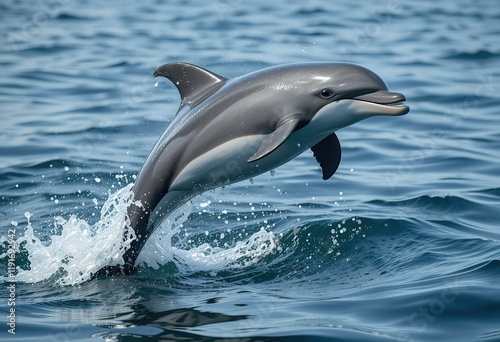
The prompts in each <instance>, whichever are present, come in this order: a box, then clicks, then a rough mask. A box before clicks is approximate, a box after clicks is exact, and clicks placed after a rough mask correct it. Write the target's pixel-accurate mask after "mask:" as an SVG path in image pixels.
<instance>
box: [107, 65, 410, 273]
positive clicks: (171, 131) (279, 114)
mask: <svg viewBox="0 0 500 342" xmlns="http://www.w3.org/2000/svg"><path fill="white" fill-rule="evenodd" d="M154 76H155V77H157V76H163V77H166V78H167V79H169V80H170V81H172V82H173V84H174V85H175V86H176V87H177V89H178V91H179V93H180V96H181V103H180V106H179V109H178V111H177V114H176V115H175V118H174V119H173V121H172V122H171V123H170V125H169V126H168V128H167V129H166V130H165V132H164V133H163V134H162V136H161V137H160V138H159V140H158V141H157V143H156V145H155V146H154V147H153V149H152V151H151V153H150V154H149V156H148V158H147V159H146V162H145V163H144V165H143V167H142V169H141V171H140V172H139V174H138V176H137V178H136V181H135V183H134V185H133V188H132V191H133V197H134V198H133V202H132V204H130V206H129V207H128V217H129V219H130V225H131V227H132V229H133V230H134V231H135V234H136V237H137V238H136V239H135V240H134V241H133V242H132V244H131V246H130V248H129V249H128V250H127V251H126V252H125V253H124V255H123V259H124V262H125V263H124V264H123V265H113V266H107V267H104V268H103V269H101V270H100V271H99V272H98V273H97V275H116V274H131V273H134V272H135V271H136V268H135V266H134V264H135V261H136V259H137V257H138V255H139V253H140V251H141V249H142V247H143V246H144V244H145V243H146V241H147V239H148V237H149V236H150V235H151V233H152V232H153V231H154V229H155V227H157V226H158V225H159V223H160V222H161V221H162V219H163V218H165V217H166V216H167V215H168V214H169V213H171V212H172V211H173V210H175V209H176V208H179V207H180V206H181V205H183V204H184V203H186V202H187V201H188V200H190V199H191V198H193V197H194V196H196V195H198V194H200V193H202V192H204V191H207V190H209V189H213V188H216V187H220V186H223V185H226V184H230V183H234V182H238V181H241V180H244V179H248V178H251V177H255V176H257V175H259V174H262V173H264V172H267V171H270V170H273V169H275V168H277V167H278V166H280V165H282V164H285V163H286V162H288V161H289V160H291V159H293V158H295V157H296V156H298V155H299V154H301V153H302V152H304V151H305V150H307V149H311V150H312V152H313V154H314V157H315V158H316V160H317V162H318V163H319V165H320V167H321V169H322V173H323V179H325V180H326V179H328V178H330V177H331V176H332V175H333V174H334V173H335V171H336V170H337V167H338V166H339V163H340V158H341V147H340V143H339V140H338V138H337V136H336V135H335V131H337V130H338V129H341V128H344V127H346V126H349V125H352V124H354V123H356V122H358V121H360V120H363V119H366V118H369V117H371V116H375V115H387V116H398V115H404V114H407V113H408V112H409V107H408V106H406V105H404V104H403V102H404V101H406V98H405V96H404V95H403V94H400V93H395V92H390V91H389V90H388V88H387V86H386V84H385V83H384V81H383V80H382V79H381V78H380V77H379V76H377V75H376V74H375V73H373V72H372V71H370V70H368V69H366V68H363V67H361V66H358V65H354V64H347V63H333V62H310V63H294V64H285V65H279V66H274V67H270V68H266V69H262V70H259V71H255V72H252V73H249V74H247V75H244V76H240V77H237V78H234V79H227V78H225V77H222V76H220V75H217V74H215V73H213V72H211V71H209V70H206V69H204V68H201V67H199V66H196V65H193V64H188V63H183V62H174V63H168V64H165V65H163V66H161V67H159V68H158V69H157V70H156V71H155V72H154Z"/></svg>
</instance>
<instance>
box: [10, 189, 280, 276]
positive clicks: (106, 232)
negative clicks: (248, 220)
mask: <svg viewBox="0 0 500 342" xmlns="http://www.w3.org/2000/svg"><path fill="white" fill-rule="evenodd" d="M132 185H133V184H128V185H127V186H125V187H123V188H122V189H120V190H118V191H117V192H115V193H112V194H111V193H110V195H109V198H108V200H107V201H106V202H105V203H104V205H103V207H102V209H101V217H100V219H99V221H98V222H97V223H95V224H89V223H88V222H87V221H86V220H84V219H80V218H78V217H76V216H75V215H71V216H70V217H69V219H64V218H62V217H56V218H55V222H54V225H55V228H56V229H55V231H57V232H60V233H59V234H55V235H52V236H51V239H50V240H51V241H50V243H49V244H47V242H44V241H42V240H41V239H40V238H39V237H37V236H36V235H35V229H34V228H33V226H32V224H31V222H30V214H29V213H26V214H25V216H26V218H27V219H28V224H27V226H26V231H25V233H24V236H22V237H20V238H18V239H17V240H16V249H17V250H16V252H17V253H27V255H28V260H29V264H30V266H29V267H26V268H22V267H19V266H18V267H17V274H16V277H15V281H19V282H25V283H37V282H43V281H51V282H54V283H55V284H56V285H78V284H81V283H83V282H86V281H88V280H90V279H91V278H92V276H93V274H95V273H96V272H97V271H98V270H99V269H101V268H102V267H104V266H107V265H116V264H123V262H124V261H123V254H124V252H125V251H126V250H127V249H128V248H129V247H130V244H131V242H132V241H133V240H134V239H135V238H136V236H135V233H134V231H133V230H132V229H131V228H130V221H129V219H128V217H127V207H128V205H129V204H130V203H131V202H132V200H133V193H132ZM191 206H192V205H191V204H190V203H188V204H186V205H184V206H182V207H181V208H179V209H178V210H176V211H175V212H174V213H172V215H170V216H169V217H168V218H167V219H165V220H164V221H163V222H162V223H161V224H160V226H159V227H158V228H157V229H156V231H155V232H154V233H153V234H152V236H151V237H150V238H149V240H148V242H147V243H146V245H145V247H144V249H143V251H142V252H141V254H140V256H139V258H138V260H137V264H138V265H141V264H143V265H145V266H149V267H152V268H154V269H158V268H159V267H160V266H161V265H164V264H166V263H168V262H174V263H175V264H176V266H177V267H178V269H179V271H180V272H182V273H185V272H186V273H189V272H197V271H206V272H211V273H213V274H216V273H217V272H218V271H219V270H223V269H227V268H240V267H247V266H249V265H251V264H253V263H255V262H257V261H258V260H260V258H261V257H262V256H265V255H267V254H268V253H271V252H272V251H273V250H275V248H276V242H275V236H274V234H273V233H272V232H268V231H266V230H265V229H264V228H261V230H260V231H258V232H256V233H254V234H253V235H252V236H250V237H249V238H248V239H246V240H244V241H237V242H236V243H235V244H234V245H233V246H227V248H220V247H212V246H211V245H210V244H208V243H201V244H200V245H199V246H194V245H186V244H185V243H183V239H182V238H179V235H178V234H179V233H180V231H181V229H182V227H183V224H184V222H186V221H187V220H188V217H189V214H190V212H191ZM176 235H177V238H176V239H175V240H176V241H180V244H179V245H174V244H173V243H172V241H173V240H174V237H175V236H176ZM4 257H6V255H5V256H4V255H0V258H1V259H3V258H4ZM1 280H2V281H6V280H7V279H6V278H3V279H1Z"/></svg>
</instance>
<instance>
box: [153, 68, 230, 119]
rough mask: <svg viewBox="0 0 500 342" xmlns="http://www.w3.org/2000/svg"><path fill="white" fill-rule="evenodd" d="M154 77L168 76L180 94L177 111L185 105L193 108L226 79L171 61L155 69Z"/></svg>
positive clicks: (224, 82) (201, 69)
mask: <svg viewBox="0 0 500 342" xmlns="http://www.w3.org/2000/svg"><path fill="white" fill-rule="evenodd" d="M153 76H154V77H156V76H163V77H166V78H168V79H169V80H170V81H172V83H173V84H174V85H175V86H176V87H177V90H179V93H180V94H181V105H180V107H179V111H180V110H181V109H182V108H183V107H184V106H186V105H188V106H189V107H191V108H193V107H195V106H196V105H198V104H199V103H200V102H201V101H203V100H204V99H206V98H207V97H209V96H210V95H212V94H213V93H215V92H216V91H217V90H219V89H220V88H222V86H223V85H224V84H226V81H227V79H226V78H225V77H222V76H219V75H217V74H215V73H213V72H211V71H208V70H206V69H203V68H201V67H199V66H196V65H193V64H189V63H182V62H173V63H168V64H165V65H162V66H161V67H159V68H158V69H156V70H155V72H154V74H153Z"/></svg>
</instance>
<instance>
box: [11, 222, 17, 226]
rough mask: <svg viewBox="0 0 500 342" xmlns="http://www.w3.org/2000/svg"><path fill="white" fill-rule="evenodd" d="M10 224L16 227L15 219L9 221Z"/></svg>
mask: <svg viewBox="0 0 500 342" xmlns="http://www.w3.org/2000/svg"><path fill="white" fill-rule="evenodd" d="M10 224H11V225H13V226H14V227H17V225H18V223H17V221H10Z"/></svg>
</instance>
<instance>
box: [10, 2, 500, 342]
mask: <svg viewBox="0 0 500 342" xmlns="http://www.w3.org/2000/svg"><path fill="white" fill-rule="evenodd" d="M499 23H500V6H499V4H498V2H497V1H494V0H491V1H466V0H459V1H453V2H452V1H418V2H417V1H411V0H396V1H377V2H374V1H368V0H364V1H356V2H351V1H338V2H325V1H311V2H305V1H284V0H277V1H253V2H249V1H242V0H208V1H200V0H188V1H159V0H158V1H150V0H144V1H140V2H135V1H130V0H126V1H120V2H97V1H83V0H81V1H69V0H41V1H38V2H33V3H32V2H28V1H14V0H11V1H4V2H2V4H0V28H1V35H0V66H1V74H0V109H1V110H0V118H1V126H0V133H1V134H0V222H1V227H0V229H1V235H2V236H1V238H0V260H1V263H0V270H1V273H0V276H1V278H0V279H1V280H0V282H1V283H2V284H1V287H2V290H1V291H0V294H1V297H0V301H1V302H0V310H1V311H0V313H1V319H0V322H1V323H2V324H0V339H1V340H2V341H96V340H106V341H132V340H136V339H140V340H144V341H225V342H229V341H241V342H243V341H500V224H499V222H500V182H499V181H500V109H499V108H500V96H499V94H500V44H499V42H500V25H499ZM325 60H328V61H340V62H351V63H356V64H360V65H363V66H365V67H367V68H369V69H371V70H373V71H375V72H376V73H377V74H378V75H380V76H381V77H382V78H383V79H384V80H385V82H386V83H387V84H388V86H389V89H391V90H393V91H397V92H402V93H403V94H405V95H406V97H407V99H408V101H407V102H408V105H409V106H410V108H411V111H410V113H409V114H408V115H406V116H402V117H378V118H371V119H368V120H365V121H362V122H359V123H357V124H355V125H353V126H351V127H347V128H345V129H342V130H340V131H339V132H338V136H339V139H340V141H341V144H342V146H343V158H342V162H341V164H340V167H339V170H338V171H337V173H336V174H335V175H334V176H333V177H332V178H331V179H330V180H328V181H323V180H322V179H321V170H320V169H319V166H318V165H317V163H316V162H315V160H314V158H313V156H312V153H310V152H305V153H304V154H303V155H301V156H299V157H298V158H296V159H294V160H292V161H290V162H288V163H287V164H285V165H283V166H281V167H280V168H278V169H276V170H274V171H273V172H271V173H268V174H264V175H261V176H258V177H255V178H254V179H252V180H250V181H244V182H241V183H237V184H233V185H230V186H226V187H224V188H220V189H216V190H213V191H209V192H207V193H204V194H202V195H200V196H198V197H196V198H194V199H193V200H192V201H190V202H189V203H187V204H186V205H185V206H183V207H182V208H180V209H179V210H178V211H177V212H175V213H174V214H172V215H171V216H170V217H169V219H168V220H167V221H165V222H164V224H163V225H162V226H161V227H160V228H159V229H158V230H157V231H156V233H155V235H154V236H153V237H152V238H151V239H150V240H149V241H148V245H147V246H146V247H145V249H144V251H143V252H142V254H141V256H140V259H139V260H138V263H139V272H138V273H137V274H136V275H133V276H127V277H116V278H99V279H90V273H91V272H92V271H93V270H95V269H96V267H97V268H98V267H99V265H103V264H106V263H107V262H109V261H110V260H115V259H116V258H119V257H120V256H121V253H122V252H123V250H122V246H121V245H120V243H119V241H120V237H121V236H122V234H123V229H124V227H123V220H124V212H125V208H126V205H127V202H128V201H129V194H130V188H131V184H132V183H133V181H134V177H135V175H137V173H138V171H139V170H140V167H141V165H142V163H143V162H144V160H145V158H146V157H147V155H148V153H149V151H150V149H151V148H152V146H153V145H154V143H155V141H156V139H158V137H159V135H160V134H161V133H162V132H163V130H164V129H165V128H166V127H167V125H168V124H169V122H170V121H171V120H172V118H173V116H174V114H175V112H176V110H177V107H178V104H179V95H178V93H177V91H176V89H175V87H174V86H173V85H172V84H170V83H169V82H168V81H167V80H165V79H154V78H153V77H152V73H153V71H154V70H155V69H156V68H157V67H158V66H160V65H162V64H164V63H167V62H170V61H186V62H190V63H194V64H198V65H200V66H203V67H205V68H208V69H210V70H213V71H214V72H216V73H218V74H220V75H224V76H226V77H236V76H239V75H243V74H245V73H248V72H251V71H254V70H258V69H261V68H264V67H269V66H273V65H278V64H282V63H289V62H306V61H325ZM9 249H14V250H15V253H14V254H11V253H9ZM9 262H11V266H13V267H14V268H9ZM9 274H12V275H14V277H13V278H10V277H9Z"/></svg>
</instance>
